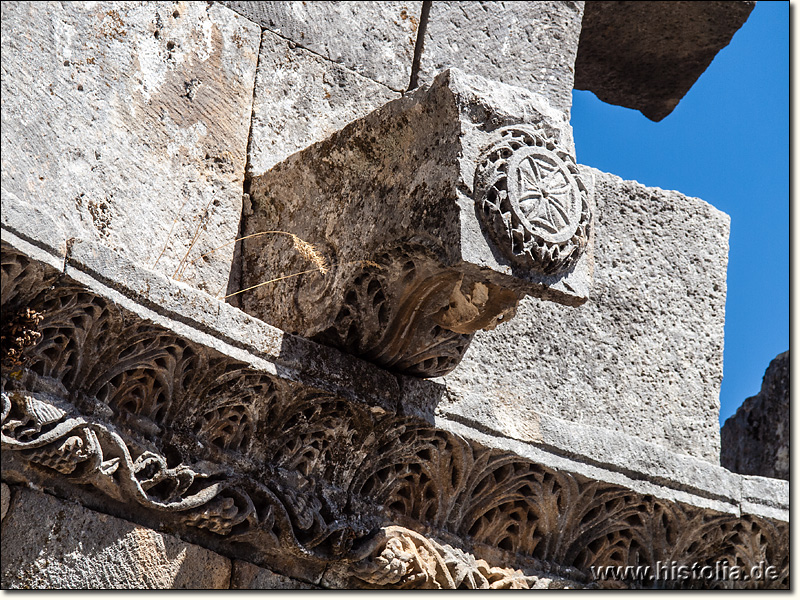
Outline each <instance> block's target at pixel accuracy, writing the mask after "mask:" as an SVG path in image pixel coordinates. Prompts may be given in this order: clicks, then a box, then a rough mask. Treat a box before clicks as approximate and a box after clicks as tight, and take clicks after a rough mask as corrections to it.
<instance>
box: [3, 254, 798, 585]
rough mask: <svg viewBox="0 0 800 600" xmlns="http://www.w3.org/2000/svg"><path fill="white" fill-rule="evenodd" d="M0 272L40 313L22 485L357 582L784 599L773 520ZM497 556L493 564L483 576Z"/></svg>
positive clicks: (28, 379)
mask: <svg viewBox="0 0 800 600" xmlns="http://www.w3.org/2000/svg"><path fill="white" fill-rule="evenodd" d="M2 260H3V281H2V286H3V289H4V290H7V291H8V295H7V296H6V295H4V296H3V301H4V304H3V310H4V312H5V311H6V310H7V309H15V308H16V306H18V305H17V304H16V302H19V305H25V306H30V307H31V308H32V309H34V310H37V311H39V312H41V313H42V314H43V315H44V317H43V319H42V321H41V323H40V324H39V329H40V332H41V338H40V339H39V340H38V341H37V343H36V344H35V345H33V346H30V347H27V348H25V349H24V352H23V358H24V360H23V365H24V366H22V367H19V366H16V365H15V366H13V367H9V366H4V367H3V372H2V373H3V377H2V385H3V395H2V438H1V439H2V448H3V465H4V469H5V468H6V465H7V464H12V466H13V467H14V472H15V474H20V473H21V474H23V475H24V476H25V477H27V478H29V480H31V481H34V482H35V483H37V484H38V485H43V486H47V485H50V484H51V483H52V482H54V481H56V482H59V489H62V490H64V489H73V490H74V493H72V496H73V497H75V498H78V499H80V498H83V497H84V495H85V494H86V493H87V492H86V490H87V489H88V488H92V489H94V490H98V491H99V492H100V493H102V494H104V495H105V496H108V497H109V498H112V499H113V500H115V501H116V502H119V503H121V504H122V506H124V507H125V510H126V515H127V514H128V513H129V514H130V515H133V517H129V518H135V515H137V514H141V512H139V513H137V512H136V511H137V510H139V511H142V510H143V511H154V512H156V513H158V514H159V515H160V516H159V520H161V519H162V518H163V519H164V520H165V521H168V520H169V519H172V521H170V522H171V523H173V524H174V526H175V527H176V528H179V529H180V528H185V529H186V530H187V531H190V532H195V533H196V534H197V535H208V536H212V538H211V539H213V540H214V543H231V544H233V545H231V546H230V547H229V548H230V552H231V553H232V554H233V555H235V554H236V552H237V550H236V549H237V548H242V547H246V548H251V549H254V550H253V551H254V552H256V553H257V555H258V556H267V555H269V553H270V552H272V553H274V554H280V555H285V554H286V553H290V554H292V555H293V556H294V557H296V559H297V561H299V562H298V564H301V563H302V561H312V562H314V564H323V565H324V564H327V563H329V562H335V563H336V564H341V565H344V567H345V568H346V569H349V570H350V571H349V572H350V573H351V574H352V576H354V577H357V578H360V580H361V581H362V582H364V585H372V586H404V587H415V586H420V587H437V586H442V587H487V586H488V587H514V586H518V587H525V586H530V585H534V584H535V585H537V586H538V585H540V584H541V585H544V583H545V582H544V580H542V579H540V580H537V581H534V580H533V579H530V577H529V576H528V575H523V574H520V573H519V572H518V571H517V569H518V568H520V567H521V566H524V567H525V568H526V573H527V572H530V570H533V571H535V572H537V573H539V572H541V573H546V574H553V575H554V576H556V577H559V578H563V579H565V580H569V581H572V582H577V583H578V584H581V585H584V584H588V583H590V567H591V566H593V565H606V566H613V565H620V566H625V565H631V566H640V565H651V566H652V565H655V564H656V563H657V562H659V561H660V562H661V563H662V564H667V563H669V562H670V561H673V560H674V561H678V562H679V563H681V564H692V563H693V562H697V563H698V564H701V565H705V564H713V563H715V562H716V561H718V560H728V562H729V564H731V565H740V566H743V567H745V568H749V567H750V566H754V565H757V564H759V562H760V561H766V562H767V564H769V565H773V566H775V567H776V568H777V570H778V575H779V577H778V579H777V580H776V581H767V582H756V581H749V582H746V581H727V582H712V583H713V585H715V586H717V587H765V586H771V587H777V588H780V587H787V586H788V579H789V563H788V523H785V522H781V521H776V520H771V519H767V518H763V517H757V516H753V515H747V514H744V515H742V516H737V515H735V514H729V513H720V512H715V511H713V510H710V509H706V508H701V507H700V506H693V505H687V504H681V503H678V502H675V501H667V500H663V499H660V498H656V497H653V496H649V495H643V494H641V493H638V492H636V491H633V490H631V489H627V488H625V487H623V486H620V485H615V484H611V483H608V482H605V481H600V480H596V479H591V478H588V477H586V476H583V475H579V474H576V473H570V472H568V471H566V470H563V469H559V470H557V469H553V468H550V467H547V466H544V465H541V464H537V463H534V462H532V461H530V460H527V459H524V458H522V457H520V456H517V455H514V454H513V453H510V452H507V451H501V450H497V449H491V448H486V447H483V446H481V445H479V444H477V443H474V442H470V441H468V440H466V439H464V438H462V437H459V436H457V435H455V434H452V433H449V432H446V431H443V430H440V429H437V428H435V427H433V426H432V425H430V424H429V423H427V422H425V421H422V420H420V419H416V418H412V417H408V416H401V415H397V414H394V413H392V412H387V411H385V410H374V408H375V407H371V406H369V405H366V404H362V403H359V402H355V401H351V400H345V399H344V398H341V397H339V396H338V395H335V394H332V393H328V392H324V391H321V390H319V389H315V388H314V387H310V386H308V385H306V384H304V383H302V382H297V381H291V380H288V379H284V378H282V377H280V376H278V375H275V374H271V375H270V374H267V373H264V372H260V371H257V370H254V369H253V368H252V367H251V366H249V365H248V364H245V363H244V362H242V361H241V360H235V359H233V358H231V357H230V356H227V355H225V354H223V353H222V352H221V351H219V350H216V349H212V348H209V347H205V346H203V345H201V344H199V343H197V342H193V341H190V340H188V339H185V338H183V337H181V335H179V334H178V333H176V332H175V331H173V330H171V329H168V328H166V327H164V326H160V325H156V324H154V323H151V322H148V321H145V320H143V319H142V318H141V317H139V316H137V315H136V314H134V313H132V312H129V311H128V310H127V309H124V308H122V307H121V306H120V305H119V304H117V303H114V302H111V301H109V300H107V299H106V298H104V297H103V296H102V295H101V293H100V292H98V291H95V290H93V289H92V288H90V287H87V284H78V283H76V282H75V281H73V280H71V279H70V278H69V277H68V276H62V277H61V278H58V277H57V275H54V274H53V271H54V270H53V269H50V268H45V267H44V266H41V265H39V266H37V265H36V264H35V263H34V261H30V259H28V258H27V257H25V256H23V255H22V254H20V253H19V252H16V251H15V250H12V249H9V248H7V247H6V246H5V245H4V247H3V257H2ZM48 269H50V270H48ZM379 271H380V270H379ZM45 282H46V285H45ZM366 288H367V289H369V284H366ZM459 289H463V288H459ZM6 298H11V299H14V300H15V301H16V302H15V303H14V304H10V303H8V302H7V301H6ZM378 304H380V303H378ZM377 311H378V312H380V308H378V309H377ZM69 485H72V486H74V487H73V488H68V487H65V486H69ZM87 486H88V487H87ZM400 524H402V528H401V527H399V525H400ZM422 531H424V532H426V534H425V537H423V536H422V535H421V534H420V533H419V532H422ZM197 532H199V533H197ZM431 536H435V537H436V538H437V539H446V540H448V542H449V543H448V544H444V543H441V542H436V541H434V540H433V538H432V537H431ZM453 540H462V541H463V542H464V545H465V546H468V547H469V548H470V552H469V553H466V552H464V551H463V550H462V549H460V548H458V547H457V545H456V544H455V542H452V541H453ZM487 549H490V550H491V552H488V551H487ZM498 552H499V553H502V554H503V555H504V556H506V557H509V558H508V560H509V561H511V564H507V565H503V566H502V567H494V566H492V565H494V564H496V563H495V562H492V561H490V560H489V558H488V556H489V554H491V553H494V554H493V555H494V556H496V555H497V553H498ZM482 561H486V562H482ZM515 561H522V562H520V563H518V564H517V563H516V562H515ZM523 563H524V564H523ZM302 564H304V563H302ZM528 569H530V570H528ZM548 577H549V576H548ZM545 579H546V578H545ZM554 581H555V579H554ZM597 583H598V585H601V586H602V585H606V584H605V583H604V582H597ZM623 583H624V584H625V585H634V586H636V585H638V586H641V587H647V586H648V585H652V582H647V581H643V582H635V581H631V582H623ZM664 583H665V582H661V584H664ZM547 585H549V584H547ZM559 585H560V584H559ZM667 585H676V586H682V585H684V584H681V583H680V582H673V583H671V584H670V583H668V584H667ZM686 585H690V584H688V583H687V584H686ZM691 585H697V586H701V587H702V586H706V587H707V586H709V585H712V584H711V583H708V582H692V583H691Z"/></svg>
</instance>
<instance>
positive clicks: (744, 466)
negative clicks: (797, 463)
mask: <svg viewBox="0 0 800 600" xmlns="http://www.w3.org/2000/svg"><path fill="white" fill-rule="evenodd" d="M720 436H721V438H722V451H721V454H720V463H721V464H722V466H723V467H725V468H726V469H729V470H731V471H733V472H734V473H742V474H743V475H760V476H762V477H774V478H778V479H786V480H787V481H788V480H789V351H788V350H787V351H786V352H784V353H783V354H779V355H778V356H777V357H776V358H775V359H774V360H773V361H772V362H771V363H770V364H769V367H768V368H767V372H766V373H764V380H763V382H762V384H761V391H760V392H759V393H758V394H756V395H755V396H753V397H752V398H748V399H747V400H745V401H744V403H743V404H742V405H741V406H740V407H739V409H738V410H737V411H736V414H735V415H733V416H732V417H730V418H729V419H728V420H727V421H725V425H723V427H722V430H721V431H720Z"/></svg>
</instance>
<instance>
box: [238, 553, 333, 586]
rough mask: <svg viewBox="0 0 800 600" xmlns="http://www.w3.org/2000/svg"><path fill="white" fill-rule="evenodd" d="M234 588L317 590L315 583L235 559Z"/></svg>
mask: <svg viewBox="0 0 800 600" xmlns="http://www.w3.org/2000/svg"><path fill="white" fill-rule="evenodd" d="M231 589H233V590H316V589H319V588H318V587H317V586H315V585H311V584H310V583H306V582H304V581H299V580H297V579H292V578H291V577H286V576H284V575H279V574H278V573H273V572H272V571H270V570H269V569H263V568H261V567H259V566H256V565H254V564H252V563H248V562H244V561H242V560H234V561H233V575H231Z"/></svg>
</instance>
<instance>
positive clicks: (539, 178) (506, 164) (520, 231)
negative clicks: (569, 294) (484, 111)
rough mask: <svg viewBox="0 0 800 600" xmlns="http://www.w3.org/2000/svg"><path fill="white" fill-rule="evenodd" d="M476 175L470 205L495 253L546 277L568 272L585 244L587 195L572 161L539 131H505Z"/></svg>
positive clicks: (588, 215) (522, 127) (524, 128)
mask: <svg viewBox="0 0 800 600" xmlns="http://www.w3.org/2000/svg"><path fill="white" fill-rule="evenodd" d="M495 136H496V140H495V141H494V142H493V143H492V144H491V145H490V146H489V148H487V149H486V150H485V151H484V152H483V154H482V156H481V159H480V160H479V162H478V167H477V170H476V172H475V202H476V205H477V207H478V210H479V212H480V214H481V216H482V218H483V222H484V224H485V225H486V227H487V229H488V230H489V231H490V233H491V235H492V237H493V239H494V241H495V243H496V244H497V246H498V247H499V248H500V250H501V251H502V252H503V254H505V255H506V256H507V257H508V258H509V259H510V260H511V261H512V262H513V263H514V264H517V265H520V266H522V267H527V268H530V269H534V270H536V271H538V272H540V273H544V274H546V275H556V274H559V273H562V272H564V271H568V270H569V269H570V268H572V267H573V266H574V265H575V263H576V262H577V261H578V259H579V258H580V257H581V255H582V254H583V252H584V250H585V248H586V244H587V243H588V240H589V227H590V224H591V220H592V215H591V211H590V208H589V204H588V201H587V191H586V188H585V186H584V185H583V182H582V181H581V177H580V174H579V173H578V167H577V165H576V164H575V160H574V159H573V158H572V157H571V156H570V155H569V154H568V153H567V152H564V151H563V150H559V149H558V148H557V146H556V144H555V142H554V141H552V140H551V139H548V137H547V135H546V134H545V133H544V131H543V130H541V129H537V128H535V127H533V126H529V125H514V126H511V127H504V128H502V129H500V130H498V131H497V132H496V133H495Z"/></svg>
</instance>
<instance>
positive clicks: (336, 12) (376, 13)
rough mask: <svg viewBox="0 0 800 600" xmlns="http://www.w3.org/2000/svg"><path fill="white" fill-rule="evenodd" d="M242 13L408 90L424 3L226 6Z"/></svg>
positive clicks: (348, 65)
mask: <svg viewBox="0 0 800 600" xmlns="http://www.w3.org/2000/svg"><path fill="white" fill-rule="evenodd" d="M224 4H225V5H226V6H229V7H230V8H232V9H233V10H235V11H237V12H238V13H240V14H242V15H244V16H246V17H247V18H248V19H252V20H253V21H255V22H256V23H258V24H259V25H261V26H262V27H264V28H266V29H269V30H270V31H273V32H275V33H277V34H279V35H280V36H281V37H283V38H286V39H288V40H291V41H293V42H295V43H296V44H299V45H300V46H302V47H304V48H308V49H309V50H311V51H312V52H314V53H316V54H319V55H320V56H322V57H324V58H326V59H328V60H329V61H333V62H336V63H340V64H341V65H342V66H343V67H346V68H347V69H351V70H353V71H355V72H357V73H360V74H361V75H364V76H365V77H369V78H370V79H373V80H375V81H379V82H380V83H382V84H384V85H386V86H388V87H390V88H391V89H393V90H395V91H398V92H402V91H403V90H405V89H407V88H408V83H409V79H410V77H411V63H412V61H413V60H414V45H415V43H416V39H417V27H418V26H419V17H420V13H421V10H422V2H224Z"/></svg>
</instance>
